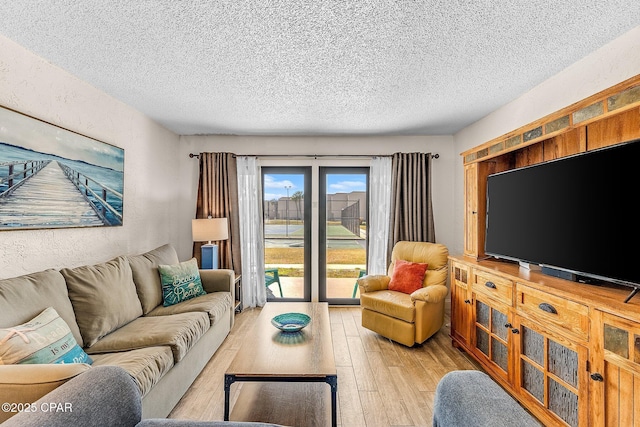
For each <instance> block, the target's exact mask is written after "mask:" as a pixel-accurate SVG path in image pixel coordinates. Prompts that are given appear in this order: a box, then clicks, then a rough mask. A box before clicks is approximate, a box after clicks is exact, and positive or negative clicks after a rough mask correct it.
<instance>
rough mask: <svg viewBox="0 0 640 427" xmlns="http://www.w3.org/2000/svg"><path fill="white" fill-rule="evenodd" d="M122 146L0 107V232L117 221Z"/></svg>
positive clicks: (120, 211) (120, 207)
mask: <svg viewBox="0 0 640 427" xmlns="http://www.w3.org/2000/svg"><path fill="white" fill-rule="evenodd" d="M123 191H124V150H123V149H122V148H118V147H115V146H113V145H110V144H107V143H104V142H101V141H98V140H95V139H92V138H89V137H86V136H84V135H80V134H78V133H75V132H72V131H69V130H66V129H63V128H60V127H58V126H55V125H52V124H50V123H47V122H44V121H42V120H38V119H36V118H33V117H30V116H27V115H24V114H21V113H18V112H16V111H13V110H10V109H8V108H4V107H0V231H4V230H19V229H38V228H69V227H104V226H118V225H122V219H123V208H124V197H123V194H124V192H123Z"/></svg>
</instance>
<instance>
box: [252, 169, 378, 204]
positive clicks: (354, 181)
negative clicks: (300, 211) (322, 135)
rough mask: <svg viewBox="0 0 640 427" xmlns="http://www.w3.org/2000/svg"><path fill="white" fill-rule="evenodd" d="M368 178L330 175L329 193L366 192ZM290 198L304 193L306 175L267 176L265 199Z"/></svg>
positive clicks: (328, 176)
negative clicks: (294, 194) (300, 192)
mask: <svg viewBox="0 0 640 427" xmlns="http://www.w3.org/2000/svg"><path fill="white" fill-rule="evenodd" d="M366 183H367V177H366V175H364V174H328V175H327V193H329V194H335V193H350V192H352V191H365V190H366V189H367V187H366ZM287 187H290V188H288V190H289V197H291V196H292V195H293V193H295V192H296V191H302V192H304V175H302V174H265V176H264V199H265V200H274V199H276V200H277V199H279V198H280V197H287Z"/></svg>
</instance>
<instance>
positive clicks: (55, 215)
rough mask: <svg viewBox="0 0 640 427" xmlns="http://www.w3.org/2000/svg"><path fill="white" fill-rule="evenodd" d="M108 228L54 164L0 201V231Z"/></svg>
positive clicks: (50, 163)
mask: <svg viewBox="0 0 640 427" xmlns="http://www.w3.org/2000/svg"><path fill="white" fill-rule="evenodd" d="M106 224H108V223H107V222H106V221H105V220H104V215H100V213H99V211H98V210H97V209H96V208H95V206H94V205H92V204H91V203H90V201H89V200H87V197H86V196H85V195H84V194H83V193H82V192H81V191H80V189H79V188H78V187H77V184H75V183H74V182H72V181H71V179H70V178H69V177H68V176H67V174H65V172H64V171H63V166H62V165H60V164H59V163H58V162H57V161H50V162H49V163H48V164H47V165H46V166H44V167H43V168H41V169H39V170H38V171H36V173H34V174H33V175H32V176H29V177H28V179H25V180H24V182H23V183H21V185H19V186H16V188H15V189H14V190H12V191H11V193H10V194H8V195H6V196H5V197H1V198H0V227H2V228H5V229H6V228H11V227H16V228H17V227H18V226H19V227H34V228H54V227H69V226H72V227H73V226H77V227H90V226H101V225H106Z"/></svg>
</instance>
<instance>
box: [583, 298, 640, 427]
mask: <svg viewBox="0 0 640 427" xmlns="http://www.w3.org/2000/svg"><path fill="white" fill-rule="evenodd" d="M596 318H597V319H599V321H598V322H597V323H598V327H597V328H594V329H596V330H595V332H594V333H595V334H597V337H598V340H599V342H601V343H602V348H601V349H599V351H598V355H597V357H595V358H594V359H596V360H594V363H593V366H592V372H591V379H592V384H593V386H594V390H595V392H594V394H595V395H596V396H597V398H596V399H594V404H595V406H597V408H596V411H595V413H594V419H595V420H596V422H597V424H598V425H606V426H613V427H616V426H620V427H623V426H635V425H638V424H640V325H638V323H635V322H631V321H629V320H626V319H623V318H620V317H617V316H613V315H610V314H606V313H602V312H599V311H596ZM601 387H604V388H603V389H602V388H601Z"/></svg>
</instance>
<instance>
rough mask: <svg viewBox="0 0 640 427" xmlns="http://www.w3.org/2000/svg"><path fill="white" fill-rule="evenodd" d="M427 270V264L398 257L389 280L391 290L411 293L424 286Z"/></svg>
mask: <svg viewBox="0 0 640 427" xmlns="http://www.w3.org/2000/svg"><path fill="white" fill-rule="evenodd" d="M426 272H427V264H423V263H421V262H409V261H405V260H402V259H397V260H396V264H395V266H394V267H393V275H392V276H391V281H390V282H389V290H391V291H398V292H403V293H405V294H411V293H413V292H414V291H417V290H418V289H420V288H422V282H423V281H424V275H425V273H426Z"/></svg>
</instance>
